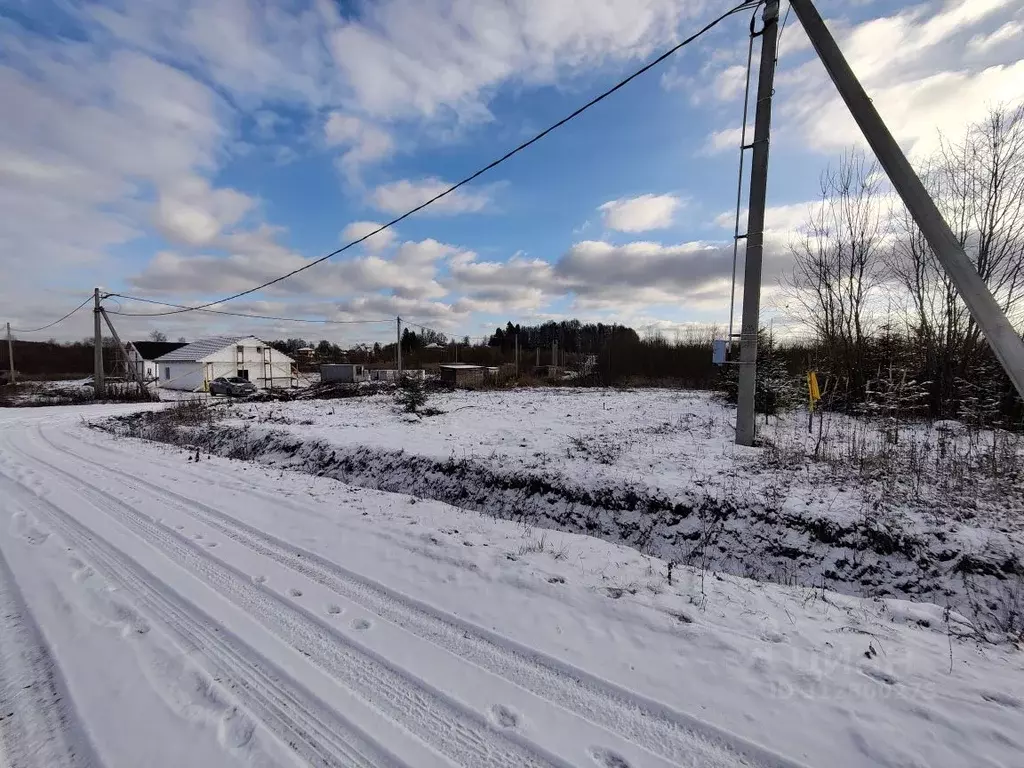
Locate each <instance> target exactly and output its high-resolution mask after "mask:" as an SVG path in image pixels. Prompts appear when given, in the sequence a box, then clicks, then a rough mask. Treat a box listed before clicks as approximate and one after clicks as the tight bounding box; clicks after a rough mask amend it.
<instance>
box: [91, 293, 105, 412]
mask: <svg viewBox="0 0 1024 768" xmlns="http://www.w3.org/2000/svg"><path fill="white" fill-rule="evenodd" d="M92 295H93V310H92V320H93V337H92V344H93V350H92V390H93V392H94V393H95V395H96V399H97V400H100V399H102V398H103V396H104V395H105V394H106V387H105V381H104V377H103V317H102V316H101V314H100V313H101V312H102V311H103V308H102V307H101V306H100V289H99V288H94V289H93V292H92Z"/></svg>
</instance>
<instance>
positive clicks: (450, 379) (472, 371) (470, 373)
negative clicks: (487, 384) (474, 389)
mask: <svg viewBox="0 0 1024 768" xmlns="http://www.w3.org/2000/svg"><path fill="white" fill-rule="evenodd" d="M440 369H441V381H443V382H444V383H445V384H454V385H455V386H457V387H462V386H467V385H469V384H479V383H480V382H481V381H483V380H484V373H485V372H486V369H485V368H484V367H483V366H482V365H470V364H469V363H445V364H444V365H442V366H440Z"/></svg>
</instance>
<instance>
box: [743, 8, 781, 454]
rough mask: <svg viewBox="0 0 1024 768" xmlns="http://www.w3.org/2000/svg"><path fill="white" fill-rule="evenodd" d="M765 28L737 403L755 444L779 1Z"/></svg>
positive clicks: (768, 11) (746, 438)
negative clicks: (766, 202) (758, 341)
mask: <svg viewBox="0 0 1024 768" xmlns="http://www.w3.org/2000/svg"><path fill="white" fill-rule="evenodd" d="M762 19H763V20H764V28H763V29H762V30H761V33H760V36H761V69H760V74H759V75H758V79H757V105H756V113H755V116H754V144H753V153H752V157H751V161H750V162H751V167H750V207H749V211H748V213H747V239H746V242H747V250H746V257H745V262H744V265H743V322H742V325H741V326H740V359H739V367H740V372H739V373H740V381H739V399H738V403H737V407H736V443H737V445H753V444H754V422H755V418H754V416H755V413H754V406H755V395H756V392H757V329H758V320H759V317H760V314H761V261H762V257H763V252H764V209H765V201H766V196H767V188H768V139H769V137H770V135H771V122H772V92H773V89H774V87H775V56H776V50H777V47H778V38H779V0H767V2H766V3H765V6H764V15H763V16H762Z"/></svg>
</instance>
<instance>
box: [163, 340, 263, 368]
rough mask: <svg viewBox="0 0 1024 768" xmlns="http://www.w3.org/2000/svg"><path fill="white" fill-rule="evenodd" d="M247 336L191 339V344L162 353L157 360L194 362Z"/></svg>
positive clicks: (164, 361)
mask: <svg viewBox="0 0 1024 768" xmlns="http://www.w3.org/2000/svg"><path fill="white" fill-rule="evenodd" d="M247 338H249V337H248V336H213V337H211V338H209V339H200V340H199V341H193V342H192V343H191V344H186V345H185V346H184V347H181V348H179V349H176V350H174V351H173V352H168V353H167V354H166V355H162V356H161V357H158V358H157V362H160V363H194V362H195V361H196V360H202V359H203V358H204V357H209V356H210V355H212V354H213V353H214V352H219V351H220V350H222V349H224V347H230V346H231V345H232V344H235V343H237V342H238V341H240V340H242V339H247Z"/></svg>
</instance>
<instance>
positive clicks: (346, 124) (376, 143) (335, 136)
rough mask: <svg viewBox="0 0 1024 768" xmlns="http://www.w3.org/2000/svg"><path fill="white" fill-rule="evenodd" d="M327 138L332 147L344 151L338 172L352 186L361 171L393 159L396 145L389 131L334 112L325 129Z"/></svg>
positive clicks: (340, 158) (339, 160) (339, 159)
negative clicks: (343, 149)
mask: <svg viewBox="0 0 1024 768" xmlns="http://www.w3.org/2000/svg"><path fill="white" fill-rule="evenodd" d="M324 138H325V139H326V141H327V145H328V146H331V147H338V146H341V147H345V148H346V150H345V152H344V153H343V154H342V155H341V156H340V157H339V158H338V168H339V169H340V170H341V171H342V172H343V173H344V174H345V176H346V177H347V178H348V180H349V181H350V182H353V183H355V182H356V181H358V176H359V169H360V168H361V167H362V166H363V165H366V164H367V163H372V162H374V161H377V160H381V159H383V158H386V157H390V156H391V153H392V152H393V151H394V142H393V141H392V139H391V136H390V135H389V134H388V132H387V131H385V130H383V129H382V128H380V127H378V126H376V125H373V124H371V123H368V122H367V121H365V120H361V119H360V118H358V117H354V116H352V115H345V114H342V113H341V112H333V113H332V114H331V116H330V117H329V118H328V119H327V123H326V124H325V125H324Z"/></svg>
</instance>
